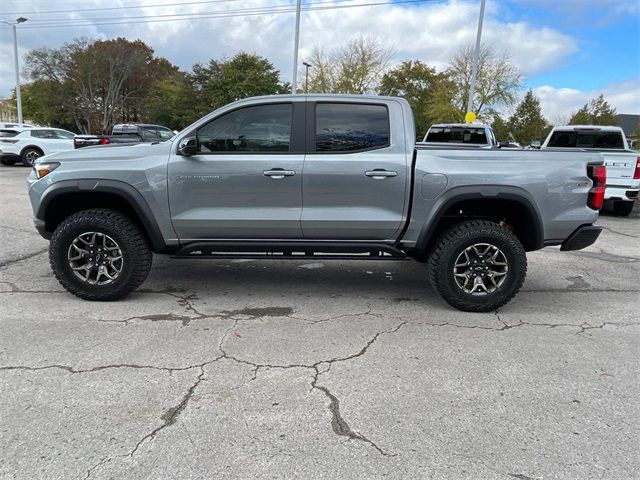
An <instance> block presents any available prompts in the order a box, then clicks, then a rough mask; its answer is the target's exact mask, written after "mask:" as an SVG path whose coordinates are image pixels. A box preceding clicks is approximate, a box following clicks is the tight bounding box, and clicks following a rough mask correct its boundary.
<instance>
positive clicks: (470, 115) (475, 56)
mask: <svg viewBox="0 0 640 480" xmlns="http://www.w3.org/2000/svg"><path fill="white" fill-rule="evenodd" d="M484 3H485V0H480V17H479V18H478V32H477V34H476V49H475V51H474V53H473V66H472V67H471V84H470V85H469V98H468V99H467V115H465V120H467V123H471V122H473V120H475V118H476V115H475V112H474V111H473V96H474V95H475V93H476V76H477V75H478V59H479V58H480V39H481V38H482V22H483V21H484Z"/></svg>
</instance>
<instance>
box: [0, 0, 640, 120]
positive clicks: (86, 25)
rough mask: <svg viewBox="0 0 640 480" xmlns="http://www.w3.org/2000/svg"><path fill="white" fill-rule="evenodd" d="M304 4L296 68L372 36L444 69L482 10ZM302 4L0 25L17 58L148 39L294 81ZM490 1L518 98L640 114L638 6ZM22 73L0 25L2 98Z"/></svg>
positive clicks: (133, 6)
mask: <svg viewBox="0 0 640 480" xmlns="http://www.w3.org/2000/svg"><path fill="white" fill-rule="evenodd" d="M302 2H303V12H302V16H301V30H300V57H299V63H300V64H301V63H302V62H303V61H304V60H305V57H306V56H308V54H309V53H310V51H311V49H312V48H313V47H314V46H319V47H321V48H322V49H323V50H325V51H331V50H332V49H334V48H337V47H339V46H340V45H342V44H344V42H346V41H348V40H349V39H351V38H354V37H358V36H371V37H374V38H377V39H379V40H380V41H381V42H382V43H383V44H384V45H385V46H388V47H391V48H393V49H394V51H395V55H394V58H393V62H394V63H399V62H400V61H402V60H414V59H419V60H421V61H423V62H425V63H427V64H430V65H433V66H435V67H436V69H437V70H439V71H441V70H443V69H445V68H446V66H447V62H448V60H449V59H450V58H451V56H452V55H453V54H454V53H455V52H456V51H457V50H458V49H459V48H460V47H463V46H466V45H469V44H472V43H473V42H475V37H476V28H477V22H478V15H479V11H480V0H302ZM372 4H377V5H372ZM294 5H295V0H111V1H109V2H104V1H102V0H3V1H2V10H1V11H0V20H4V21H13V20H14V19H15V18H17V17H18V16H24V17H26V18H28V21H27V22H25V23H23V24H21V25H18V27H17V35H18V45H19V56H20V59H21V61H22V57H23V56H24V54H26V53H27V52H28V51H30V50H32V49H35V48H40V47H50V48H57V47H60V46H61V45H62V44H64V43H65V42H69V41H71V40H73V39H74V38H78V37H87V38H91V39H106V38H115V37H118V36H122V37H125V38H128V39H130V40H134V39H141V40H143V41H144V42H146V43H147V44H148V45H150V46H151V47H152V48H153V49H154V50H155V53H156V54H157V55H159V56H163V57H166V58H167V59H168V60H169V61H171V62H172V63H173V64H175V65H177V66H179V67H180V68H182V69H184V70H189V69H190V68H191V66H192V65H193V64H195V63H197V62H207V61H208V60H209V59H210V58H221V57H225V56H226V57H230V56H233V55H234V54H235V53H237V52H239V51H247V52H252V53H257V54H259V55H263V56H265V57H267V58H268V59H269V60H270V61H271V62H272V63H273V64H274V65H275V66H276V68H278V69H279V70H280V71H281V73H282V77H283V79H284V80H286V81H290V80H291V77H292V68H293V67H292V61H293V60H292V59H293V37H294V27H295V13H294V12H293V9H294ZM486 5H487V6H486V13H485V20H484V27H483V32H482V40H483V43H485V44H487V45H490V46H492V47H493V48H494V49H496V50H497V51H498V52H501V53H502V52H505V53H508V54H509V55H510V56H511V58H512V60H513V62H514V63H515V65H516V66H517V67H518V68H519V69H520V70H521V71H522V73H523V75H524V82H523V90H522V92H521V94H522V95H524V93H525V92H526V90H527V89H529V88H531V89H533V91H534V92H535V94H536V95H537V96H538V97H539V98H540V100H541V103H542V109H543V113H544V114H545V115H546V116H547V118H548V119H549V120H550V121H552V122H553V123H555V124H559V123H565V122H566V121H567V120H568V119H569V117H570V116H571V114H572V113H573V112H575V111H576V110H577V109H578V108H580V107H581V106H582V105H584V104H585V103H586V102H587V101H589V100H590V99H591V98H594V97H595V96H597V95H599V94H600V93H602V94H604V95H605V98H606V99H607V100H608V101H609V102H610V103H611V104H612V105H613V106H614V107H615V108H616V109H617V110H618V112H619V113H636V114H640V0H487V1H486ZM277 10H283V11H280V12H277ZM274 12H275V13H274ZM176 15H178V16H176ZM194 15H197V16H198V18H194ZM221 15H225V16H224V17H223V16H221ZM145 17H146V18H145ZM150 17H152V18H150ZM159 20H161V21H159ZM14 75H15V74H14V67H13V37H12V33H11V27H9V26H7V25H5V24H0V96H3V97H6V96H8V95H10V92H11V89H12V88H13V86H14V81H15V80H14ZM23 81H24V79H23ZM504 113H506V114H509V113H511V112H509V111H505V112H504Z"/></svg>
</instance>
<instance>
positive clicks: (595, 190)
mask: <svg viewBox="0 0 640 480" xmlns="http://www.w3.org/2000/svg"><path fill="white" fill-rule="evenodd" d="M636 169H637V166H636ZM587 175H588V177H589V178H590V179H591V180H592V181H593V187H591V189H590V190H589V196H588V197H587V205H588V206H589V207H590V208H593V209H594V210H600V209H601V208H602V204H603V203H604V190H605V188H606V184H607V167H605V166H604V165H589V166H588V167H587Z"/></svg>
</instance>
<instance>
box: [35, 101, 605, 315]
mask: <svg viewBox="0 0 640 480" xmlns="http://www.w3.org/2000/svg"><path fill="white" fill-rule="evenodd" d="M305 119H306V121H305ZM414 132H415V129H414V123H413V113H412V112H411V108H410V106H409V104H408V103H407V102H406V101H405V100H404V99H401V98H394V97H378V96H370V97H367V96H359V95H358V96H356V95H281V96H267V97H257V98H251V99H245V100H241V101H238V102H235V103H232V104H230V105H227V106H225V107H222V108H220V109H218V110H216V111H215V112H213V113H211V114H209V115H207V116H206V117H204V118H202V119H201V120H199V121H197V122H196V123H194V124H193V125H191V126H190V127H189V128H187V129H185V130H184V131H182V132H180V133H179V134H178V135H177V136H176V137H174V138H173V139H171V140H169V141H167V142H162V143H142V144H138V145H132V146H122V147H118V148H87V149H79V150H71V151H67V152H60V153H57V154H53V155H51V156H49V157H47V158H46V159H43V160H42V161H41V162H37V163H36V165H35V166H34V170H33V172H32V173H31V174H30V175H29V177H28V179H27V183H28V186H29V198H30V200H31V203H32V207H33V211H34V213H35V215H34V223H35V226H36V229H37V230H38V231H39V232H40V234H41V235H42V236H43V237H45V238H48V239H50V240H51V244H50V248H49V255H50V262H51V265H52V268H53V271H54V273H55V275H56V277H57V279H58V280H59V281H60V283H61V284H62V285H63V287H64V288H66V289H67V290H68V291H70V292H72V293H73V294H75V295H77V296H78V297H80V298H84V299H87V300H113V299H117V298H121V297H124V296H125V295H127V294H128V293H130V292H131V291H133V290H134V289H136V288H137V287H138V286H139V285H141V284H142V282H144V280H145V278H146V276H147V274H148V273H149V270H150V268H151V262H152V252H155V253H158V254H170V255H173V257H176V258H189V259H194V258H216V259H219V258H238V257H240V258H264V259H294V260H300V259H306V258H314V259H318V258H320V259H322V260H330V259H341V260H342V259H354V260H406V259H408V258H413V259H416V260H418V261H422V262H427V267H426V269H425V270H426V271H427V272H428V277H429V278H430V281H431V284H432V285H433V287H434V289H435V290H436V291H437V292H438V293H439V294H440V295H441V296H442V297H443V298H444V299H445V300H446V301H447V302H448V303H449V304H451V305H453V306H454V307H456V308H459V309H461V310H466V311H494V310H495V309H497V308H498V307H500V306H501V305H504V304H505V303H507V302H508V301H510V300H511V298H513V296H514V295H515V294H516V293H517V292H518V290H519V289H520V287H521V286H522V284H523V282H524V278H525V274H526V270H527V257H526V254H525V252H526V251H531V250H537V249H540V248H543V247H546V246H549V245H560V246H561V250H578V249H581V248H584V247H586V246H588V245H591V244H592V243H593V242H594V241H595V240H596V239H597V238H598V235H599V234H600V231H601V228H602V227H600V226H599V225H597V224H596V220H597V218H598V210H599V209H600V207H601V206H602V200H603V198H604V186H605V182H606V173H605V167H604V166H603V160H602V156H601V155H600V154H599V153H594V152H577V151H576V152H571V153H569V154H567V153H566V152H562V151H552V150H548V151H546V152H534V151H527V150H520V151H518V152H514V151H510V150H501V149H499V148H497V147H496V148H491V149H486V150H477V149H470V148H466V147H464V146H462V147H460V146H448V145H444V146H440V145H438V146H432V145H425V144H419V145H418V146H416V145H415V134H414ZM565 275H566V274H565ZM274 288H276V287H274Z"/></svg>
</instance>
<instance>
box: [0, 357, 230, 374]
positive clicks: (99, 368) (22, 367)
mask: <svg viewBox="0 0 640 480" xmlns="http://www.w3.org/2000/svg"><path fill="white" fill-rule="evenodd" d="M219 359H220V357H216V358H215V359H213V360H210V361H208V362H204V363H199V364H197V365H188V366H185V367H158V366H156V365H136V364H133V363H118V364H113V365H99V366H97V367H92V368H84V369H83V368H81V369H76V368H73V367H71V366H69V365H60V364H54V365H42V366H39V367H33V366H29V365H5V366H2V367H0V371H9V370H27V371H40V370H50V369H60V370H64V371H66V372H69V373H70V374H72V375H75V374H78V373H93V372H100V371H102V370H109V369H112V368H132V369H136V370H159V371H162V372H169V374H173V372H182V371H185V370H191V369H193V368H199V367H203V366H205V365H209V364H210V363H213V362H216V361H217V360H219Z"/></svg>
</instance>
